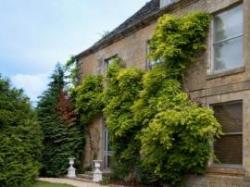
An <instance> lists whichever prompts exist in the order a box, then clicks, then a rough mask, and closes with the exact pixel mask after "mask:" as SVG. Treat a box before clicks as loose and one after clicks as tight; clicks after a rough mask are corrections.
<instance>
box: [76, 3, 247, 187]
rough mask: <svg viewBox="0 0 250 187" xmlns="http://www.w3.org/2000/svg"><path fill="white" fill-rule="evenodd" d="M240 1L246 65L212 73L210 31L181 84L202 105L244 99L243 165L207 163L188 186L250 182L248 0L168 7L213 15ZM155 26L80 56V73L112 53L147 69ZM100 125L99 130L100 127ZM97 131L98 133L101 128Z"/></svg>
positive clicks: (221, 186) (94, 69)
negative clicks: (202, 173)
mask: <svg viewBox="0 0 250 187" xmlns="http://www.w3.org/2000/svg"><path fill="white" fill-rule="evenodd" d="M239 3H243V5H244V62H245V66H244V67H243V68H239V69H236V70H233V71H229V72H227V73H222V74H217V75H211V74H210V63H211V58H210V57H211V50H210V48H211V42H210V41H211V33H209V37H208V40H207V50H206V51H205V52H204V53H203V54H201V55H200V58H199V59H198V61H197V63H195V64H194V65H192V67H190V69H189V70H188V72H187V74H186V76H185V80H184V88H185V89H186V91H188V92H189V93H190V95H191V97H192V98H193V99H194V100H197V101H199V102H201V103H202V104H203V105H204V106H209V105H210V104H214V103H220V102H226V101H233V100H242V101H243V165H242V167H240V168H237V169H235V168H230V167H229V168H227V167H225V166H219V168H215V169H214V168H213V165H211V164H210V165H209V167H208V170H209V174H207V175H206V176H200V177H197V176H196V177H195V176H191V177H189V178H188V179H187V186H195V187H196V186H197V187H198V186H216V187H217V186H218V187H224V186H228V187H230V186H235V187H237V186H250V182H249V181H250V180H247V179H248V177H250V116H249V115H248V114H249V113H250V64H249V62H250V53H249V51H250V0H244V1H242V0H189V1H188V0H183V1H181V2H180V3H178V4H176V5H175V7H174V8H173V9H171V10H169V11H170V12H169V13H173V14H176V15H183V14H185V13H187V12H190V11H197V10H199V11H207V12H209V13H211V14H212V15H213V14H214V13H216V12H219V11H221V10H224V9H227V8H229V7H231V6H234V5H236V4H239ZM155 26H156V21H154V22H152V23H151V25H149V26H147V27H145V28H143V29H141V30H139V31H135V32H134V33H132V34H130V35H129V36H126V37H124V38H123V39H121V40H119V41H117V42H115V43H113V44H111V45H109V46H107V47H106V48H103V49H101V50H99V51H97V52H95V53H92V54H90V55H88V56H85V57H83V58H81V59H80V60H79V64H80V67H81V68H80V72H81V75H82V77H84V75H87V74H98V73H100V72H102V71H101V70H100V69H101V68H103V63H104V60H105V59H107V58H109V57H112V56H114V55H119V56H120V57H121V58H122V59H123V60H124V61H125V62H126V64H127V67H137V68H141V69H146V67H147V58H146V51H147V50H146V48H147V41H148V40H149V39H150V38H151V37H152V35H153V32H154V29H155ZM99 125H101V124H99ZM92 126H95V127H97V126H98V125H97V124H96V125H93V124H92ZM92 126H90V128H92ZM99 128H100V131H101V127H99ZM99 133H100V134H99V136H101V132H99ZM100 140H101V139H100ZM97 144H98V143H97ZM99 145H101V143H99ZM87 146H88V142H87ZM229 146H230V145H229ZM98 155H102V154H101V153H99V154H98ZM100 157H101V156H100ZM89 161H90V159H89ZM89 161H88V162H89Z"/></svg>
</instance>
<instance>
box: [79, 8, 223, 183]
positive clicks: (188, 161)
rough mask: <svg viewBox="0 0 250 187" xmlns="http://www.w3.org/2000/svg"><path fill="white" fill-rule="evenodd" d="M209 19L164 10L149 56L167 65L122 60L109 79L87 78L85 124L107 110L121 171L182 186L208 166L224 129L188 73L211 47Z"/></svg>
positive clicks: (82, 103)
mask: <svg viewBox="0 0 250 187" xmlns="http://www.w3.org/2000/svg"><path fill="white" fill-rule="evenodd" d="M209 21H210V18H209V15H208V14H207V13H200V12H198V13H191V14H188V15H186V16H180V17H176V16H172V15H165V16H162V17H161V18H160V19H159V21H158V24H157V27H156V31H155V33H154V35H153V38H152V40H151V41H150V54H149V58H150V59H152V60H154V61H158V62H161V63H159V64H157V65H155V66H154V67H153V68H152V70H150V71H147V72H142V71H140V70H137V69H133V68H132V69H131V68H124V67H123V66H121V63H120V60H119V59H116V60H114V62H113V63H112V64H111V65H110V66H109V68H108V72H107V75H106V80H105V81H104V83H103V81H102V79H101V77H98V76H88V77H86V78H85V79H84V81H83V83H82V85H80V86H79V87H78V88H77V92H76V93H77V99H76V101H77V102H76V103H77V108H78V111H79V112H80V114H81V116H82V118H81V119H82V121H83V122H84V123H86V124H87V123H89V122H90V121H91V119H92V118H93V116H95V115H96V114H97V113H100V112H101V111H102V110H103V108H104V114H105V118H106V124H107V126H108V128H109V130H110V136H111V139H112V148H113V151H114V156H113V158H114V161H113V169H114V174H115V176H116V177H118V178H120V179H125V180H140V181H142V182H145V181H150V182H153V181H160V182H161V183H162V184H165V183H168V184H172V185H174V186H177V185H179V184H180V183H181V181H182V179H183V177H184V175H186V174H192V173H196V174H197V173H198V174H201V173H203V172H204V171H205V168H206V165H207V162H208V160H209V158H210V157H211V156H212V149H211V142H212V140H213V138H214V137H218V136H219V135H220V134H221V127H220V124H219V123H218V122H217V120H216V119H215V117H214V116H213V111H212V110H210V109H209V108H206V107H200V106H198V105H197V104H196V103H194V102H193V101H191V100H190V99H189V97H188V94H187V93H185V92H184V91H183V89H182V79H183V76H184V75H185V73H186V70H187V69H188V68H189V66H190V65H191V64H192V63H195V62H196V59H197V58H198V57H199V56H200V54H201V53H202V52H203V51H204V49H205V40H206V38H207V34H208V28H209ZM103 85H105V86H103ZM103 88H105V89H104V90H105V91H104V92H103Z"/></svg>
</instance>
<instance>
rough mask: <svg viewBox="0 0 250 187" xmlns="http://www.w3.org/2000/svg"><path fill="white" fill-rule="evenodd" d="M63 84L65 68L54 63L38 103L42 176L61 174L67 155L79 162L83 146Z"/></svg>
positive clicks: (66, 163)
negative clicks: (54, 66) (51, 73)
mask: <svg viewBox="0 0 250 187" xmlns="http://www.w3.org/2000/svg"><path fill="white" fill-rule="evenodd" d="M64 86H65V82H64V71H63V68H62V67H61V66H60V65H57V66H56V68H55V71H54V73H53V75H52V76H51V81H50V83H49V85H48V89H47V90H46V91H45V92H44V93H43V94H42V96H41V97H40V101H39V103H38V106H37V112H38V120H39V123H40V124H41V127H42V131H43V134H44V141H43V143H44V151H43V156H42V170H41V174H42V175H45V176H60V175H64V174H65V173H66V171H67V167H68V158H69V157H75V158H76V160H77V161H79V160H80V159H79V157H80V153H81V151H82V147H83V146H82V142H83V138H82V134H81V129H80V127H79V126H78V125H77V121H76V115H75V114H74V109H73V107H72V106H71V104H70V98H69V97H68V96H67V94H66V92H64Z"/></svg>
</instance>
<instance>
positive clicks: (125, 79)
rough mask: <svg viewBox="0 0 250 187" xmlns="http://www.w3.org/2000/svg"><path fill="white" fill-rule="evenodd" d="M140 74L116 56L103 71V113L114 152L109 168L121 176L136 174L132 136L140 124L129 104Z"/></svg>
mask: <svg viewBox="0 0 250 187" xmlns="http://www.w3.org/2000/svg"><path fill="white" fill-rule="evenodd" d="M142 75H143V72H142V71H140V70H138V69H133V68H124V67H123V66H122V61H121V59H119V58H117V59H115V60H113V62H112V64H111V65H110V66H109V69H108V72H107V79H106V84H107V85H106V89H105V92H104V101H105V108H104V114H105V117H106V125H107V127H108V129H109V134H110V137H111V145H112V151H113V152H114V155H113V160H112V169H113V171H114V175H115V177H117V178H119V179H122V180H132V179H134V178H137V176H136V175H137V173H136V170H137V166H138V159H139V157H138V155H139V142H138V141H137V140H136V139H135V136H136V134H137V133H138V130H140V126H138V124H137V123H136V122H135V120H134V118H133V113H132V111H131V109H130V107H131V106H132V104H133V102H134V100H136V99H137V98H138V96H139V91H140V90H141V89H142V84H141V79H142Z"/></svg>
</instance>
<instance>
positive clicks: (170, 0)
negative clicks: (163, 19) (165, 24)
mask: <svg viewBox="0 0 250 187" xmlns="http://www.w3.org/2000/svg"><path fill="white" fill-rule="evenodd" d="M176 1H177V0H161V1H160V7H161V8H163V7H165V6H168V5H170V4H172V3H174V2H176Z"/></svg>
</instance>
